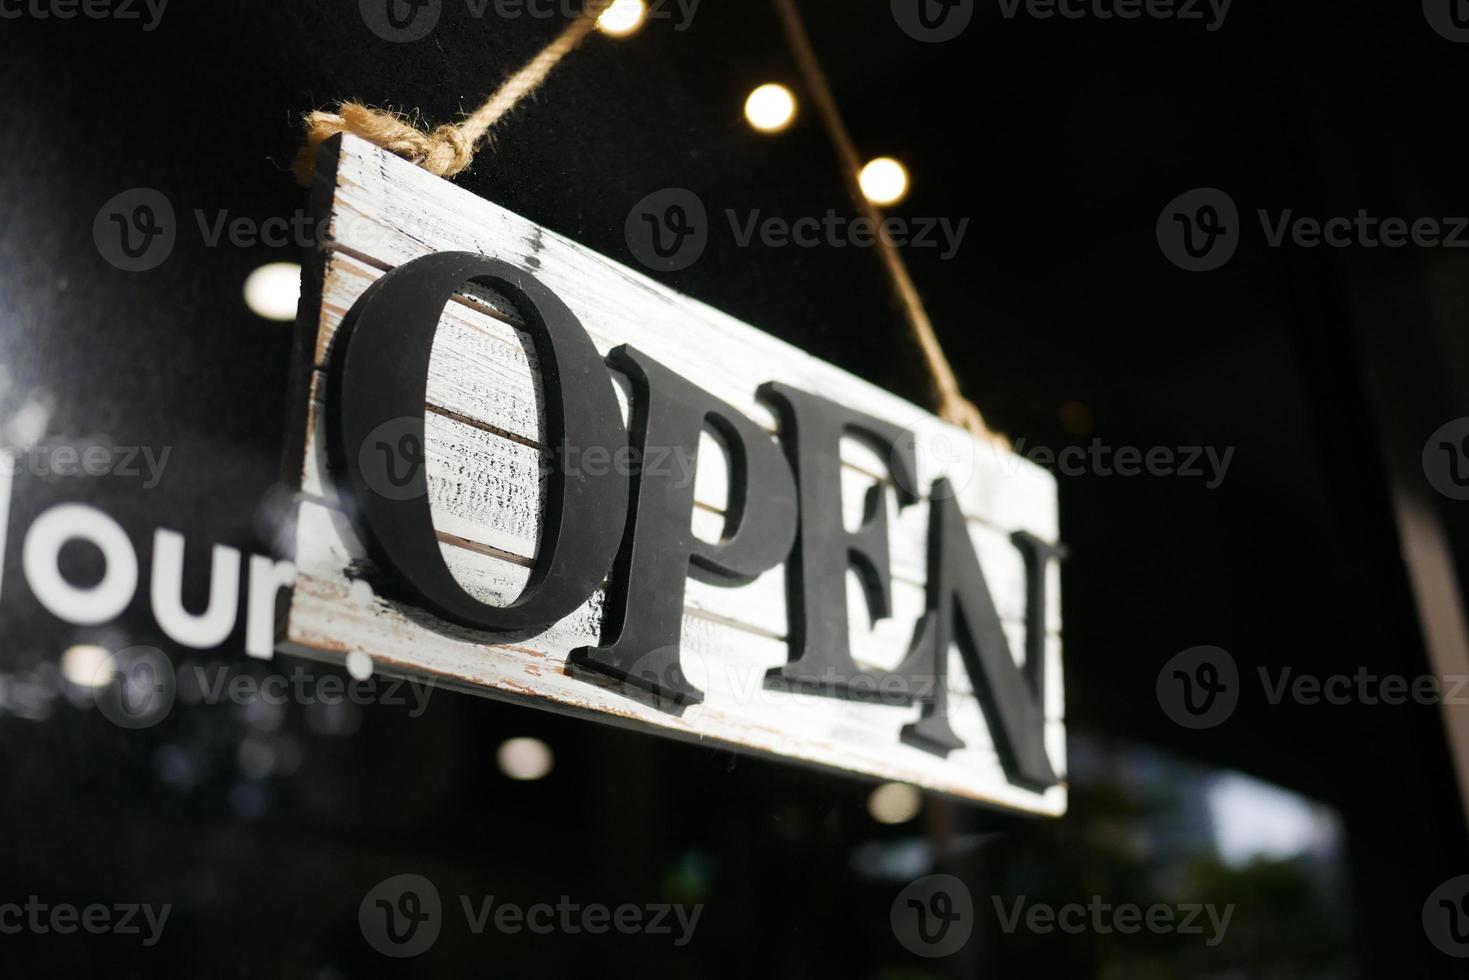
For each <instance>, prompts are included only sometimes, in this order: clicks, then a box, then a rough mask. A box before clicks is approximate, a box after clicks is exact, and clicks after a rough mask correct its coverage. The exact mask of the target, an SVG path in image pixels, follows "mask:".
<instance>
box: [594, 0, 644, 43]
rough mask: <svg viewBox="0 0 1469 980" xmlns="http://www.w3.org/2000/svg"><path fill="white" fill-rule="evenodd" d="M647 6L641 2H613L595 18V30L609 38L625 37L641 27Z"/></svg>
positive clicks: (631, 0)
mask: <svg viewBox="0 0 1469 980" xmlns="http://www.w3.org/2000/svg"><path fill="white" fill-rule="evenodd" d="M647 16H648V5H647V4H646V3H644V2H643V0H615V2H614V3H613V4H612V6H610V7H608V8H607V9H606V10H604V11H602V15H601V16H600V17H598V18H597V29H598V30H600V31H601V32H602V33H603V34H606V35H609V36H610V37H627V36H628V35H629V34H631V33H633V32H634V31H636V30H637V29H638V28H639V27H642V26H643V20H644V19H645V18H646V17H647Z"/></svg>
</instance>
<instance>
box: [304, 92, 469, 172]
mask: <svg viewBox="0 0 1469 980" xmlns="http://www.w3.org/2000/svg"><path fill="white" fill-rule="evenodd" d="M338 133H351V134H352V135H353V136H360V137H361V138H362V139H365V140H367V141H368V142H369V143H373V144H375V145H377V146H380V147H382V148H383V149H385V150H387V151H389V152H390V153H396V154H397V155H398V156H401V157H403V158H405V159H407V160H408V161H409V162H411V163H414V164H417V165H418V166H420V167H422V168H423V169H425V170H427V171H428V172H429V173H431V174H436V175H437V176H440V177H452V176H454V175H455V174H457V173H459V172H460V171H461V170H463V169H464V168H465V167H467V166H469V164H470V162H471V161H472V160H473V159H474V143H473V142H472V141H471V140H470V139H469V138H468V137H467V136H465V135H464V134H463V133H461V132H460V131H459V129H458V127H456V126H450V125H444V126H440V127H438V128H437V129H434V130H432V131H430V132H425V131H424V130H422V129H419V128H418V127H417V126H415V125H413V124H412V123H411V122H409V121H408V120H407V119H405V118H403V117H402V116H400V115H398V114H397V113H394V112H382V111H380V110H378V109H373V108H371V107H370V106H365V105H363V104H362V103H360V102H343V103H342V104H341V105H340V106H338V107H337V111H336V112H322V111H320V110H318V111H316V112H312V113H310V114H309V115H307V117H306V145H305V146H303V147H302V148H301V152H300V153H299V154H297V156H296V164H295V171H296V179H297V180H298V181H300V182H301V183H302V184H309V183H311V174H312V173H313V171H314V170H315V168H316V152H317V148H318V147H320V146H321V144H322V143H324V142H326V141H327V140H329V139H331V138H332V137H333V136H336V135H337V134H338Z"/></svg>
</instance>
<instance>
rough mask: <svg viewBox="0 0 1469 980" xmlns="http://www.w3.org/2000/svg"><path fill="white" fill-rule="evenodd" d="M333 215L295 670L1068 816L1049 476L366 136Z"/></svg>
mask: <svg viewBox="0 0 1469 980" xmlns="http://www.w3.org/2000/svg"><path fill="white" fill-rule="evenodd" d="M314 195H315V197H314V207H316V208H317V209H318V212H319V214H320V215H321V216H323V217H324V219H325V221H326V224H325V225H324V228H325V232H326V234H325V239H326V240H327V242H328V246H327V247H326V248H324V249H323V250H322V251H321V252H320V253H318V254H316V255H315V256H313V258H312V260H311V261H312V265H311V266H310V267H308V269H307V271H306V274H305V284H304V289H303V298H302V304H301V312H300V317H299V321H298V331H299V341H300V344H299V347H300V351H301V357H302V359H301V364H300V368H301V370H300V371H299V372H298V373H299V383H298V388H299V404H300V407H301V420H300V424H299V428H298V431H297V433H296V438H297V439H298V440H299V445H298V447H297V448H299V459H300V469H299V490H300V492H301V501H302V502H301V504H300V508H299V516H298V521H297V524H296V527H295V534H294V537H295V549H296V553H295V555H294V561H295V564H296V566H297V569H298V576H297V581H296V585H295V588H294V591H293V593H292V595H291V598H290V604H289V613H288V616H287V617H286V620H285V623H284V627H283V636H282V640H281V643H280V645H279V648H280V649H282V650H285V651H288V652H292V653H297V654H302V655H307V656H314V657H320V658H337V659H345V658H349V656H355V664H357V665H360V664H362V663H364V662H365V661H364V660H363V658H362V656H361V655H362V654H365V655H367V656H368V657H370V658H371V663H372V664H373V665H374V668H375V669H377V670H379V671H383V672H388V673H401V674H410V675H415V676H426V677H429V678H432V679H434V680H435V681H437V682H440V683H443V684H446V685H450V686H454V687H457V688H462V689H465V690H470V691H473V692H476V693H481V694H485V695H489V696H491V697H497V698H502V699H505V700H510V701H514V702H517V703H521V704H528V705H533V706H537V707H542V708H549V709H553V710H559V711H565V712H571V713H575V714H578V715H581V716H585V717H591V718H595V719H598V720H602V721H607V722H612V723H617V724H623V725H628V726H631V727H633V728H636V729H639V730H644V731H648V732H652V733H657V734H663V735H670V736H676V737H682V738H688V739H701V740H705V739H707V740H710V741H712V742H715V743H718V744H720V745H723V746H726V747H729V748H732V749H739V750H743V751H749V752H756V753H760V754H764V755H769V756H775V757H779V758H781V759H786V760H791V761H797V762H802V763H807V764H813V765H816V766H820V767H826V768H828V769H833V770H839V771H844V772H849V773H856V774H863V775H866V776H869V777H875V778H879V779H885V780H902V781H907V782H911V783H914V784H917V785H920V786H923V787H926V788H929V789H932V790H936V791H939V792H943V793H948V794H952V795H954V796H958V797H963V798H967V799H971V800H978V801H984V802H988V803H991V804H995V805H999V806H1004V807H1007V808H1014V809H1020V810H1027V811H1032V812H1036V813H1043V814H1051V815H1059V814H1061V813H1063V812H1064V811H1065V808H1066V789H1065V782H1064V778H1065V730H1064V723H1063V711H1062V704H1063V699H1062V671H1061V653H1060V650H1061V644H1060V577H1059V571H1058V563H1059V562H1058V555H1059V544H1058V542H1057V517H1056V488H1055V484H1054V481H1053V480H1052V478H1051V477H1050V476H1049V475H1048V474H1047V473H1045V472H1044V471H1043V470H1041V469H1039V468H1037V467H1036V466H1034V465H1032V464H1030V463H1028V462H1027V461H1025V460H1023V459H1021V458H1020V457H1018V456H1016V455H1015V454H1013V453H1011V452H1010V451H1009V450H1008V449H1007V448H1005V447H1003V446H1001V445H998V444H995V445H989V444H984V445H981V444H977V443H976V442H975V441H974V440H973V439H972V438H971V437H970V436H969V435H967V434H966V433H965V432H963V431H962V430H960V429H957V428H954V427H952V426H950V425H948V424H946V423H944V422H941V421H939V420H938V419H936V418H934V417H933V416H931V415H929V414H928V413H926V412H924V411H922V410H921V409H919V408H917V407H915V406H914V405H911V404H909V403H907V402H905V401H903V400H901V399H899V398H896V397H894V396H893V395H891V394H889V393H887V392H885V391H882V390H880V389H879V388H876V387H874V386H873V385H871V384H868V383H866V382H864V381H861V380H859V379H857V378H854V377H852V376H851V375H849V374H846V373H844V372H842V371H840V370H838V369H837V368H834V367H832V366H831V365H829V364H825V363H823V362H821V361H818V360H816V359H814V358H812V357H811V356H809V355H807V354H805V353H803V352H802V351H800V350H798V349H796V348H794V347H792V346H790V345H789V344H786V343H783V342H781V341H779V340H776V339H774V338H772V337H770V336H768V335H766V334H764V333H761V332H760V331H758V330H756V329H754V328H753V327H750V326H747V325H746V324H743V323H740V322H738V321H736V320H734V319H732V318H731V317H729V316H726V315H724V314H722V313H720V312H718V311H717V310H713V309H710V308H709V307H707V306H704V305H702V304H700V303H698V302H695V301H693V300H691V299H688V298H687V297H684V296H680V295H678V294H676V293H674V292H672V291H670V290H669V289H667V288H665V287H663V286H660V285H659V284H657V283H655V282H653V281H652V280H650V279H648V278H646V277H645V276H643V275H640V274H639V273H637V272H635V271H632V270H630V269H627V268H625V267H623V266H620V265H618V264H617V263H614V262H612V261H611V260H609V259H606V258H603V257H602V256H600V255H596V254H594V253H591V252H589V251H587V250H586V249H585V248H582V247H580V246H578V245H576V244H575V243H573V242H570V241H567V240H566V239H563V238H561V237H559V236H557V235H556V234H554V233H553V232H550V231H548V230H546V229H544V228H540V227H538V226H536V225H534V224H532V223H531V222H529V221H527V220H525V219H524V218H520V217H518V216H516V215H514V214H511V213H509V212H507V211H505V210H504V209H502V208H499V207H497V206H495V205H493V204H491V203H489V202H487V201H484V200H481V199H479V198H476V197H475V196H473V195H472V194H470V193H468V192H466V191H464V190H462V189H460V188H457V187H455V186H454V185H452V184H450V183H448V182H446V181H444V180H441V179H439V178H437V177H434V176H432V175H430V174H428V173H426V172H424V171H422V170H420V169H418V168H416V167H414V166H412V165H410V164H408V163H406V162H404V161H402V160H400V159H398V158H397V157H394V156H392V155H391V154H388V153H385V152H383V151H381V150H379V149H377V148H376V147H373V146H371V145H369V144H367V143H365V142H363V141H361V140H358V139H356V138H355V137H350V136H347V137H342V138H340V140H338V141H334V142H333V143H331V144H328V145H327V146H326V147H325V148H324V150H323V153H322V155H321V157H320V162H319V164H318V173H317V178H316V187H315V190H314ZM894 329H895V330H896V328H894ZM293 452H294V450H293Z"/></svg>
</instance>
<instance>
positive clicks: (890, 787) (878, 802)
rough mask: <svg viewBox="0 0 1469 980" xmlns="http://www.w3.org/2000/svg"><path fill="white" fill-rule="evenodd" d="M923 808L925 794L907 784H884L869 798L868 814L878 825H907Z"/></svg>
mask: <svg viewBox="0 0 1469 980" xmlns="http://www.w3.org/2000/svg"><path fill="white" fill-rule="evenodd" d="M922 807H923V794H922V793H920V792H918V790H917V788H916V787H913V786H909V785H908V784H907V783H883V784H882V785H881V786H879V787H878V788H877V789H875V790H873V791H872V795H871V796H869V797H868V798H867V812H868V813H869V814H871V816H872V819H873V820H876V821H877V822H878V823H907V822H908V821H909V820H912V819H913V818H914V817H916V816H918V811H919V810H920V809H921V808H922Z"/></svg>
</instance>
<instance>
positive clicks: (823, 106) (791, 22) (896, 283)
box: [775, 0, 1005, 442]
mask: <svg viewBox="0 0 1469 980" xmlns="http://www.w3.org/2000/svg"><path fill="white" fill-rule="evenodd" d="M775 9H776V13H777V14H779V15H780V21H781V26H782V27H783V28H784V30H785V35H786V42H787V43H788V44H789V45H790V48H791V54H792V56H794V58H795V59H796V67H797V68H798V69H799V70H800V72H801V76H802V78H803V79H804V81H805V83H806V88H807V89H808V90H809V91H810V95H811V98H812V100H813V101H814V102H815V103H816V109H817V112H818V113H819V114H820V116H821V123H822V125H823V126H825V127H826V134H827V136H828V137H829V138H830V139H831V142H832V146H833V147H834V148H835V149H836V154H837V162H838V163H839V164H840V165H841V168H842V178H843V180H844V182H845V183H846V186H847V193H848V194H850V195H851V197H852V203H853V204H854V205H855V206H856V208H857V211H858V212H859V213H860V214H861V215H862V216H863V217H865V218H867V219H868V220H869V221H871V222H872V223H873V226H874V227H877V228H881V227H882V212H881V211H880V210H879V209H878V207H877V205H875V204H873V203H872V202H871V201H869V200H868V199H867V195H866V194H864V193H862V184H861V182H860V181H859V180H858V174H859V173H860V172H861V170H862V160H861V158H860V157H859V156H858V155H857V147H856V146H855V145H854V144H853V142H852V136H851V134H850V133H848V132H847V126H846V124H845V123H844V122H843V121H842V114H841V112H840V110H838V108H837V102H836V97H835V96H834V95H832V91H831V84H830V83H829V82H828V81H827V79H826V74H825V73H824V72H823V71H822V70H821V63H820V62H819V61H817V60H816V52H815V51H814V50H813V49H812V47H811V39H810V38H809V37H808V36H807V34H806V28H805V26H804V25H803V24H802V23H801V15H800V13H798V12H797V10H796V4H795V0H775ZM876 239H877V251H878V255H880V256H881V257H882V263H883V266H884V267H885V268H886V269H887V272H888V277H889V278H891V279H892V281H893V288H894V289H895V290H897V293H898V298H899V299H900V300H901V301H902V307H903V315H904V317H905V318H906V319H907V320H908V326H909V328H910V329H911V330H912V331H913V338H914V339H915V340H917V341H918V349H919V350H920V351H922V352H923V359H924V361H925V362H926V363H927V365H928V372H929V375H930V378H931V380H932V382H933V388H934V395H935V397H936V399H937V400H938V414H939V417H940V418H942V419H944V420H945V421H946V422H952V423H954V424H955V425H958V426H962V427H963V428H965V429H967V430H969V432H970V433H971V434H972V435H973V436H974V437H975V438H977V439H988V440H998V441H1002V442H1003V441H1005V440H1004V439H1003V437H1001V436H999V435H997V434H996V433H994V432H993V431H992V430H991V429H990V428H989V426H987V425H985V422H984V416H983V415H981V414H980V411H979V409H978V408H977V407H976V406H975V405H974V403H973V402H971V401H970V400H969V399H967V398H965V397H964V394H963V392H961V391H960V390H959V379H958V378H956V377H955V376H954V368H953V366H952V365H950V364H949V359H948V357H947V356H945V354H944V348H943V345H941V344H940V343H939V338H938V335H937V334H936V333H934V329H933V322H932V321H931V320H929V318H928V311H927V310H926V309H924V306H923V298H922V297H920V296H919V295H918V287H916V286H914V285H913V277H912V276H910V275H909V274H908V267H907V265H905V264H904V262H903V256H902V253H900V252H899V251H898V249H897V246H895V245H894V244H893V243H892V242H891V241H889V240H888V236H886V235H882V234H879V235H877V236H876Z"/></svg>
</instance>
